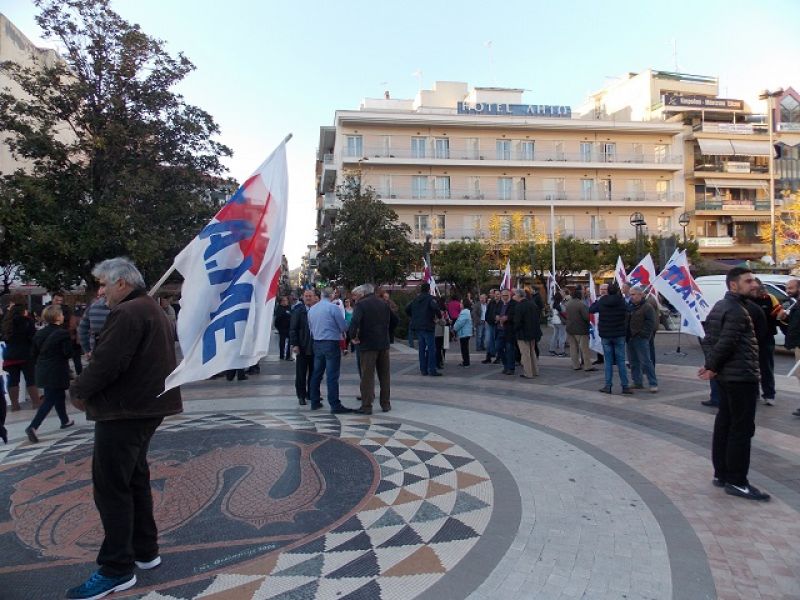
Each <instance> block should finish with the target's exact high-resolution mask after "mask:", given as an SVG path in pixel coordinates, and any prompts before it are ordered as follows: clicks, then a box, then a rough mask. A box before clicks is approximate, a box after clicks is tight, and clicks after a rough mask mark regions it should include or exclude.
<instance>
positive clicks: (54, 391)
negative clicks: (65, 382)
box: [2, 388, 69, 429]
mask: <svg viewBox="0 0 800 600" xmlns="http://www.w3.org/2000/svg"><path fill="white" fill-rule="evenodd" d="M66 399H67V391H66V390H60V389H58V388H44V400H42V403H41V405H39V410H37V411H36V416H34V417H33V421H31V427H33V428H34V429H39V426H40V425H41V424H42V421H44V419H45V417H47V415H48V414H50V409H52V408H53V407H55V409H56V414H57V415H58V419H59V420H60V421H61V424H62V425H66V424H67V423H69V417H68V416H67V406H66ZM2 402H3V404H5V398H3V399H2Z"/></svg>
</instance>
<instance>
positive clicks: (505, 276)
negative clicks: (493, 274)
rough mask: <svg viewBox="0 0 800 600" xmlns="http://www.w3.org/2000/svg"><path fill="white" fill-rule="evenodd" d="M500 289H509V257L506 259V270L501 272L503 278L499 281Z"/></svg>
mask: <svg viewBox="0 0 800 600" xmlns="http://www.w3.org/2000/svg"><path fill="white" fill-rule="evenodd" d="M500 289H501V290H510V289H511V259H508V262H506V270H505V271H504V272H503V279H502V281H501V282H500Z"/></svg>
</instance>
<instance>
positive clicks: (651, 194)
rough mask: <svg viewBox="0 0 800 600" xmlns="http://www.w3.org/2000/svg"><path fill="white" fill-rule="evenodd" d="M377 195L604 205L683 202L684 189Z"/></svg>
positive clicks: (397, 191) (397, 190)
mask: <svg viewBox="0 0 800 600" xmlns="http://www.w3.org/2000/svg"><path fill="white" fill-rule="evenodd" d="M377 195H378V197H380V198H381V199H382V200H384V201H386V202H387V203H389V204H391V203H392V201H397V202H398V203H399V202H405V201H410V202H412V203H413V202H416V201H431V202H432V203H435V202H436V201H441V200H459V201H463V202H464V203H465V204H469V203H473V202H474V203H476V204H479V203H480V202H481V201H484V200H489V201H494V202H504V201H505V202H532V203H547V204H549V203H550V202H554V203H556V204H557V203H559V202H581V203H586V204H587V205H591V204H602V203H604V202H631V203H683V193H682V192H671V193H670V192H655V191H641V192H638V191H637V192H613V193H611V194H603V193H601V192H597V191H595V192H594V193H592V194H587V193H582V192H552V191H542V190H510V191H508V192H507V193H506V192H504V191H500V190H487V191H476V190H474V189H463V188H461V189H459V188H451V189H449V190H442V189H430V188H427V189H419V188H415V189H412V188H405V187H403V188H401V187H392V188H391V189H381V190H378V191H377Z"/></svg>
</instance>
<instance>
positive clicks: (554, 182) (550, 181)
mask: <svg viewBox="0 0 800 600" xmlns="http://www.w3.org/2000/svg"><path fill="white" fill-rule="evenodd" d="M565 190H566V180H565V179H564V178H563V177H545V178H544V179H542V191H543V192H544V199H545V200H547V201H549V200H564V199H565V198H566V192H565Z"/></svg>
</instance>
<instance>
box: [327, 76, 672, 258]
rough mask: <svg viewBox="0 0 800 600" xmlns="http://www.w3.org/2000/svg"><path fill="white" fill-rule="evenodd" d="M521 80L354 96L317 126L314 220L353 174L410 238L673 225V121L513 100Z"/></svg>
mask: <svg viewBox="0 0 800 600" xmlns="http://www.w3.org/2000/svg"><path fill="white" fill-rule="evenodd" d="M522 95H523V90H522V89H510V88H495V87H492V88H486V87H475V88H469V86H468V85H467V84H466V83H462V82H441V81H440V82H437V83H436V84H435V85H434V86H433V88H432V89H430V90H421V91H420V92H419V94H418V95H417V97H416V98H415V99H413V100H411V99H392V98H390V97H389V94H388V93H387V94H386V96H385V97H384V98H380V99H366V100H364V101H363V103H362V105H361V107H360V108H359V110H339V111H336V114H335V119H334V125H333V126H325V127H321V128H320V140H319V150H318V157H317V176H318V193H319V198H318V203H317V208H318V221H317V224H318V229H319V232H320V233H322V232H324V231H325V230H326V229H327V228H329V227H331V226H332V225H333V223H335V218H336V211H337V210H338V208H339V203H338V199H337V198H336V196H335V186H336V185H337V183H339V182H341V181H342V178H343V177H344V175H345V174H346V173H348V172H352V173H358V174H360V176H361V179H362V184H364V185H369V186H372V187H373V188H374V189H375V190H376V191H377V193H378V194H379V195H380V197H381V199H382V200H383V201H384V202H386V203H387V204H389V205H391V206H392V207H393V208H394V210H395V211H396V212H397V213H398V215H399V217H400V220H401V221H403V222H405V223H407V224H408V225H409V226H410V227H411V229H412V232H413V233H412V235H413V237H414V238H416V239H419V240H423V239H425V237H426V236H427V235H428V234H430V235H432V236H433V242H434V244H436V243H441V242H448V241H452V240H459V239H465V238H469V239H480V238H493V239H497V238H499V239H500V240H503V241H514V240H520V239H533V238H537V239H543V238H547V237H549V236H550V235H551V233H553V232H552V231H551V219H550V213H551V210H552V211H553V214H554V220H553V221H554V230H555V231H554V233H555V235H556V236H574V237H576V238H580V239H585V240H589V241H593V242H599V241H601V240H607V239H609V238H610V237H611V236H617V237H618V238H620V239H631V238H633V237H634V235H635V229H634V227H633V226H632V225H631V223H630V220H631V215H632V213H634V212H639V213H641V214H642V215H643V216H644V218H645V221H646V228H647V231H648V232H649V233H650V234H671V233H674V232H676V231H677V230H679V226H678V216H679V215H680V214H681V213H682V212H683V211H684V208H685V207H684V201H685V197H684V183H683V181H684V167H685V164H684V163H685V161H684V156H683V142H682V133H683V125H682V124H681V123H664V122H644V121H638V122H631V121H618V120H614V121H610V120H600V119H595V118H585V119H580V118H574V116H573V114H572V110H571V108H570V107H567V106H554V105H547V104H524V103H523V102H522Z"/></svg>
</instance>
